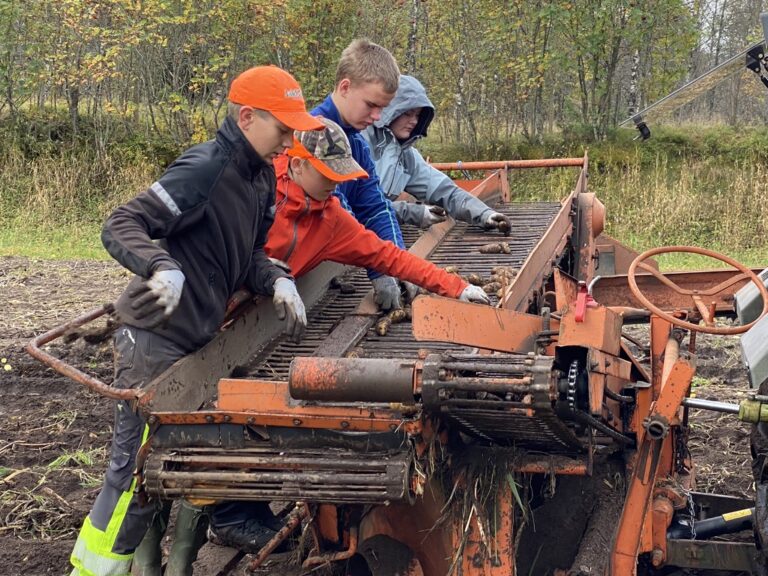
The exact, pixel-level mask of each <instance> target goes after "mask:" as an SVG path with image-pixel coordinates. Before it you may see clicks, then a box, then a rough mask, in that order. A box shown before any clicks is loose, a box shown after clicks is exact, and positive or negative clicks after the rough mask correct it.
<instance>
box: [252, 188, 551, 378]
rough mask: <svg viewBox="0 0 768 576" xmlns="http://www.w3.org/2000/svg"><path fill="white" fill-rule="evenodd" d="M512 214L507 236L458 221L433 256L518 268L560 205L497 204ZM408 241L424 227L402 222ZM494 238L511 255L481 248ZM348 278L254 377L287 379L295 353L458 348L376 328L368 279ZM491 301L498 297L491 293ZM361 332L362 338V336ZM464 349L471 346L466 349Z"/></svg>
mask: <svg viewBox="0 0 768 576" xmlns="http://www.w3.org/2000/svg"><path fill="white" fill-rule="evenodd" d="M496 208H497V209H498V210H500V211H501V212H503V213H505V214H507V215H509V216H510V218H511V219H512V222H513V225H512V234H511V236H510V237H509V238H505V237H504V236H502V235H500V234H489V233H487V232H485V231H483V230H482V229H480V228H478V227H476V226H469V225H467V224H465V223H462V222H459V223H456V224H455V225H454V226H453V227H452V228H450V230H449V232H448V233H447V235H446V236H445V238H444V239H443V240H442V242H441V243H440V244H439V245H438V246H437V247H436V248H435V249H434V250H433V251H432V253H431V256H430V258H429V259H430V260H431V261H432V262H434V263H435V264H437V265H438V266H443V267H444V266H448V265H453V266H458V267H459V269H460V271H461V273H462V274H469V273H473V272H474V273H479V274H482V275H484V276H487V275H489V274H490V270H491V268H492V267H494V266H509V267H511V268H519V267H520V265H521V264H522V263H523V261H524V260H525V258H526V257H527V256H528V253H529V252H530V250H531V249H532V248H533V247H534V246H535V245H536V243H537V242H538V240H539V239H540V238H541V236H542V234H544V232H545V231H546V230H547V227H548V225H549V224H550V222H551V221H552V218H553V217H554V216H555V215H556V214H557V212H558V211H559V209H560V204H558V203H529V202H524V203H511V204H504V205H498V206H497V207H496ZM403 234H404V236H406V243H411V244H413V243H415V242H416V240H417V239H418V238H420V237H421V233H420V231H418V230H417V229H415V228H413V227H409V226H404V227H403ZM493 241H507V242H509V244H510V247H511V252H510V254H480V253H479V252H478V251H477V248H479V247H480V246H482V245H484V244H487V243H489V242H493ZM344 282H346V283H348V284H349V285H351V286H354V287H355V288H356V292H355V293H354V294H342V293H341V292H340V291H339V290H337V289H334V288H332V289H330V290H328V292H327V293H326V295H325V296H324V297H323V299H322V300H320V301H319V302H318V304H317V305H316V306H314V307H313V308H312V309H309V313H308V317H309V327H308V330H307V335H306V336H305V338H304V340H303V341H302V343H301V344H299V345H296V344H294V343H292V342H290V341H289V340H288V339H285V338H278V339H276V340H274V341H273V342H272V343H271V344H270V345H269V346H267V347H266V348H264V349H263V351H261V352H260V353H259V354H257V355H256V356H255V357H254V358H253V359H252V360H251V361H250V362H249V364H248V365H249V366H250V367H252V368H253V369H252V371H251V373H252V374H253V376H254V377H256V378H261V379H267V380H286V379H287V377H288V370H289V366H290V363H291V360H292V359H293V358H294V357H295V356H313V355H314V356H342V355H345V354H346V353H348V352H349V351H350V350H355V351H356V352H357V353H358V354H360V355H361V356H364V357H369V358H392V357H397V358H417V357H418V356H419V351H420V350H423V349H428V350H430V351H441V350H456V349H457V348H460V347H457V345H456V344H449V343H443V342H417V341H416V340H415V339H414V337H413V333H412V328H411V323H410V322H403V323H402V324H395V325H392V326H391V328H390V330H389V332H388V333H387V335H386V336H380V335H378V334H377V333H376V331H375V330H374V329H373V323H374V321H375V317H372V316H366V315H362V316H360V315H358V313H359V309H358V307H359V305H360V303H361V302H362V300H363V298H364V297H365V296H366V295H367V294H368V289H369V288H370V283H369V281H368V279H367V277H366V275H365V272H364V271H362V270H356V271H352V272H350V273H348V274H347V275H345V277H344ZM492 300H493V301H494V302H495V301H496V300H497V298H496V296H495V295H494V296H492ZM361 335H362V337H361ZM465 351H468V349H466V350H465Z"/></svg>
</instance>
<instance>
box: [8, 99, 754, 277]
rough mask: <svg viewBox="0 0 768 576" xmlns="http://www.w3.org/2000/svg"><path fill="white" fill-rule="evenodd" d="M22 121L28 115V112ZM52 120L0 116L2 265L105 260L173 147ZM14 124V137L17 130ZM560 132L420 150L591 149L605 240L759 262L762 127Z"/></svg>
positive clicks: (571, 180)
mask: <svg viewBox="0 0 768 576" xmlns="http://www.w3.org/2000/svg"><path fill="white" fill-rule="evenodd" d="M30 114H31V113H30ZM60 116H61V113H60V111H56V110H53V111H48V112H46V111H45V110H43V111H36V112H35V114H34V115H31V116H30V117H29V118H25V122H24V123H19V124H14V125H8V124H3V120H2V118H0V256H9V255H23V256H28V257H33V258H39V259H85V260H104V259H108V258H109V256H108V255H107V254H106V252H105V251H104V249H103V248H102V247H101V242H100V228H101V223H102V222H103V221H104V219H105V218H106V216H107V215H108V214H109V213H110V212H111V211H112V210H113V209H114V207H115V206H117V205H119V204H120V203H122V202H125V201H126V200H127V199H129V198H131V197H133V196H135V195H136V194H137V193H138V192H140V191H141V190H143V189H145V188H146V187H147V185H148V184H149V183H151V182H152V181H153V180H154V179H155V178H156V177H157V175H158V174H159V173H160V172H161V171H162V169H163V167H164V166H165V165H167V163H168V162H169V159H170V158H173V153H175V152H174V150H173V146H172V145H171V144H169V143H168V141H167V140H166V139H164V138H159V137H157V136H154V137H153V136H149V135H147V134H146V133H143V132H142V131H141V130H140V129H139V128H138V127H134V128H133V129H132V128H131V127H130V126H127V125H124V121H123V120H121V122H122V123H121V124H120V126H121V130H120V131H117V132H115V133H114V136H113V139H112V141H110V142H109V143H108V145H107V146H106V148H105V149H103V150H101V151H100V152H98V153H97V152H95V151H94V148H93V146H92V145H90V144H89V143H90V141H91V140H93V139H94V138H95V137H96V136H97V134H96V133H95V132H94V134H92V135H91V134H90V133H89V132H88V131H89V130H95V128H93V127H88V125H87V124H85V125H84V127H83V130H82V132H81V133H80V134H79V135H78V136H77V137H76V138H75V137H73V136H71V135H69V136H68V135H67V133H66V129H67V126H68V119H67V118H66V117H64V118H62V117H60ZM19 126H22V127H23V129H21V130H20V129H19ZM579 134H581V132H578V131H575V132H574V131H568V130H565V131H563V132H562V133H559V134H553V135H549V136H547V137H545V138H543V139H542V140H541V141H539V142H527V141H525V140H524V139H522V138H520V137H518V138H515V139H511V140H509V141H504V142H498V141H497V142H494V141H492V139H490V138H489V139H487V141H485V140H484V148H483V149H482V150H479V151H475V153H474V154H470V153H469V151H468V149H467V148H466V146H462V145H460V144H456V143H441V142H440V134H439V131H438V132H437V133H436V134H435V135H433V136H432V137H431V138H430V139H429V140H428V141H426V142H424V143H423V144H420V148H422V152H423V153H424V155H425V156H431V157H432V158H433V159H434V160H456V159H457V158H462V159H465V160H473V159H476V158H484V159H503V158H508V159H513V158H533V157H539V158H540V157H565V156H571V157H574V156H575V157H581V156H583V154H584V150H585V147H586V146H589V148H590V149H589V158H590V164H589V167H590V170H589V177H590V180H589V188H590V191H592V192H594V193H596V194H597V196H598V198H600V199H601V200H602V202H603V203H604V204H605V206H606V213H607V216H606V232H607V233H609V234H610V235H612V236H613V237H614V238H617V239H618V240H619V241H621V242H623V243H624V244H626V245H627V246H629V247H631V248H633V249H635V250H638V251H643V250H646V249H648V248H654V247H658V246H666V245H675V244H678V245H694V246H702V247H707V248H712V249H714V250H717V251H719V252H722V253H724V254H727V255H729V256H731V257H733V258H735V259H736V260H739V261H742V262H744V263H745V264H747V265H749V266H754V267H762V266H763V265H765V264H766V263H768V258H764V257H763V255H764V254H767V253H768V250H766V248H768V202H766V201H765V199H766V198H768V168H766V166H768V129H765V128H750V129H739V130H736V129H733V128H728V127H724V126H717V127H691V126H687V127H678V128H666V129H659V130H656V131H655V133H654V138H652V139H651V140H649V141H648V142H645V143H641V142H636V141H633V140H632V136H634V133H632V132H631V131H618V132H617V133H616V134H614V135H613V136H612V137H611V139H609V140H608V141H605V142H588V141H587V140H585V137H584V136H583V135H581V136H580V135H579ZM576 177H577V171H576V170H575V169H572V168H570V169H547V170H519V171H513V172H512V173H511V175H510V186H511V190H512V193H513V195H514V197H515V198H517V199H520V200H560V199H562V198H563V197H565V196H566V195H567V194H568V193H569V192H570V191H571V190H572V188H573V186H574V185H575V182H576ZM660 263H661V265H662V267H663V268H664V269H692V268H713V267H717V266H719V265H718V264H717V263H716V262H714V261H711V260H708V259H704V258H701V257H696V256H681V255H679V254H673V255H669V256H664V257H662V258H661V259H660Z"/></svg>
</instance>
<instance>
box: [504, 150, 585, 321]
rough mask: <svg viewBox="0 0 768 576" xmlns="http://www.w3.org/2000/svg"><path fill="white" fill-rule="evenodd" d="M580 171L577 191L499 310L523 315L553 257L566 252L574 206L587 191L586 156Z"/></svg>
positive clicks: (538, 245) (521, 272)
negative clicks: (513, 311)
mask: <svg viewBox="0 0 768 576" xmlns="http://www.w3.org/2000/svg"><path fill="white" fill-rule="evenodd" d="M580 165H581V166H582V170H581V173H580V174H579V179H578V182H577V183H576V188H575V189H574V190H573V192H572V193H571V194H570V195H569V196H568V197H567V198H566V199H565V201H564V202H563V205H562V207H561V208H560V211H559V212H558V213H557V216H555V218H554V220H553V221H552V222H551V224H550V225H549V228H548V229H547V231H546V232H545V233H544V236H543V237H542V238H541V240H539V242H538V243H537V244H536V246H534V248H533V250H531V253H530V254H529V255H528V258H526V260H525V262H524V263H523V265H522V267H521V268H520V271H519V273H518V275H517V277H515V280H514V282H512V284H511V285H510V287H509V288H508V289H507V291H506V293H505V294H504V297H503V299H502V301H501V307H502V308H509V309H511V310H517V311H518V312H525V311H526V310H527V309H528V306H529V305H530V303H531V300H532V298H533V295H534V294H533V292H534V287H535V286H537V285H538V284H539V283H541V281H542V279H543V278H545V277H546V276H547V275H549V274H550V273H551V271H552V270H553V268H554V264H555V262H554V259H555V257H556V255H558V254H561V253H562V251H563V250H564V249H565V246H566V244H567V242H568V238H569V236H570V235H571V234H572V232H573V230H574V221H573V215H574V210H575V209H576V206H575V203H576V202H577V200H578V197H579V195H580V194H582V193H586V191H587V168H588V161H587V156H586V155H585V156H584V158H583V159H582V161H581V164H580Z"/></svg>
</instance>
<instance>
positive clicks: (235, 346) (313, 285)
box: [138, 262, 345, 413]
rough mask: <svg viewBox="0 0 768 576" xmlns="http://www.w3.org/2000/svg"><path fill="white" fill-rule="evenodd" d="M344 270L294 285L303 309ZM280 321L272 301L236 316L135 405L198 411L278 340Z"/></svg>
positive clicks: (326, 267) (319, 272)
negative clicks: (240, 368) (236, 371)
mask: <svg viewBox="0 0 768 576" xmlns="http://www.w3.org/2000/svg"><path fill="white" fill-rule="evenodd" d="M344 270H345V267H343V266H341V265H340V264H335V263H331V262H326V263H324V264H322V265H320V266H318V267H317V268H316V269H314V270H313V271H312V272H310V273H309V274H307V275H306V276H304V277H302V278H300V279H299V280H298V281H297V288H298V289H299V293H300V294H301V296H302V299H303V300H304V303H305V305H306V306H307V308H310V307H311V306H313V305H314V304H315V303H316V302H318V301H319V300H320V299H322V298H323V297H324V296H325V293H326V287H327V286H328V283H329V282H330V281H331V279H332V278H334V277H335V276H337V275H339V274H340V273H342V272H343V271H344ZM283 325H284V323H283V322H282V321H280V320H278V319H277V315H276V314H275V309H274V307H273V306H272V302H271V301H269V300H268V299H265V300H263V301H262V302H260V304H259V305H258V306H254V307H253V308H251V309H250V310H249V311H248V312H246V313H245V314H243V315H242V316H240V317H239V318H237V320H235V321H234V322H233V323H232V325H231V327H230V328H229V329H228V330H225V331H224V332H221V333H219V334H218V335H217V336H216V337H215V338H214V339H213V340H212V341H211V342H209V343H208V344H207V345H206V346H204V347H203V348H202V349H201V350H199V351H197V352H195V353H194V354H190V355H189V356H186V357H184V358H182V359H181V360H179V361H178V362H176V363H175V364H174V365H173V366H171V367H170V368H169V369H168V370H166V371H165V372H163V374H161V375H160V376H158V377H157V378H156V379H155V380H153V381H152V382H151V383H150V384H149V385H147V386H146V387H145V388H142V389H141V392H140V395H139V398H138V404H139V407H140V409H141V410H142V411H143V412H145V413H149V412H152V411H168V410H173V411H176V410H197V409H198V408H200V406H201V405H202V404H203V402H205V401H206V400H208V399H209V398H210V397H212V396H213V395H214V392H215V389H216V383H217V382H218V380H219V379H220V378H224V377H227V376H229V375H230V374H231V373H232V370H233V369H234V368H236V367H237V366H240V365H242V364H243V363H245V362H246V361H247V360H248V358H250V357H252V356H253V355H254V353H256V351H257V350H259V349H260V348H263V347H264V346H265V345H266V344H267V343H268V342H270V341H271V340H273V339H274V338H275V337H276V336H278V335H279V334H280V333H281V332H282V330H283Z"/></svg>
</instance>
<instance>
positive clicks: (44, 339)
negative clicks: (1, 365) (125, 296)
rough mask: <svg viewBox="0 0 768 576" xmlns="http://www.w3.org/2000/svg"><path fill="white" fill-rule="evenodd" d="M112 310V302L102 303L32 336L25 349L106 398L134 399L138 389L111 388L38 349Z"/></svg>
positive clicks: (113, 308) (60, 372)
mask: <svg viewBox="0 0 768 576" xmlns="http://www.w3.org/2000/svg"><path fill="white" fill-rule="evenodd" d="M114 310H115V306H114V304H104V305H103V306H101V307H99V308H96V309H94V310H91V311H90V312H86V313H85V314H83V315H82V316H78V317H77V318H75V319H74V320H71V321H70V322H67V323H66V324H62V325H61V326H57V327H56V328H53V329H52V330H49V331H48V332H46V333H44V334H41V335H40V336H38V337H37V338H34V339H33V340H32V341H31V342H30V343H29V344H27V347H26V351H27V353H28V354H29V355H30V356H32V357H33V358H36V359H37V360H40V362H42V363H43V364H47V365H48V366H50V367H51V368H53V369H54V370H55V371H56V372H58V373H59V374H63V375H64V376H66V377H67V378H71V379H72V380H74V381H75V382H79V383H80V384H83V385H84V386H86V387H88V388H90V389H91V390H93V391H94V392H96V393H98V394H101V395H102V396H106V397H107V398H114V399H115V400H135V399H136V397H137V396H138V393H139V391H138V390H135V389H127V390H123V389H118V388H112V387H111V386H109V385H108V384H105V383H104V382H102V381H101V380H99V379H98V378H94V377H93V376H89V375H88V374H86V373H85V372H82V371H80V370H78V369H77V368H75V367H74V366H72V365H71V364H67V363H66V362H64V361H63V360H59V359H58V358H54V357H53V356H51V355H50V354H48V353H47V352H44V351H43V350H41V349H40V347H41V346H44V345H46V344H48V343H50V342H53V341H54V340H56V339H57V338H60V337H61V336H63V335H64V334H66V333H68V332H70V331H72V330H74V329H75V328H79V327H80V326H83V325H85V324H88V323H89V322H92V321H94V320H96V319H97V318H99V317H101V316H103V315H104V314H111V313H112V312H114Z"/></svg>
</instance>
